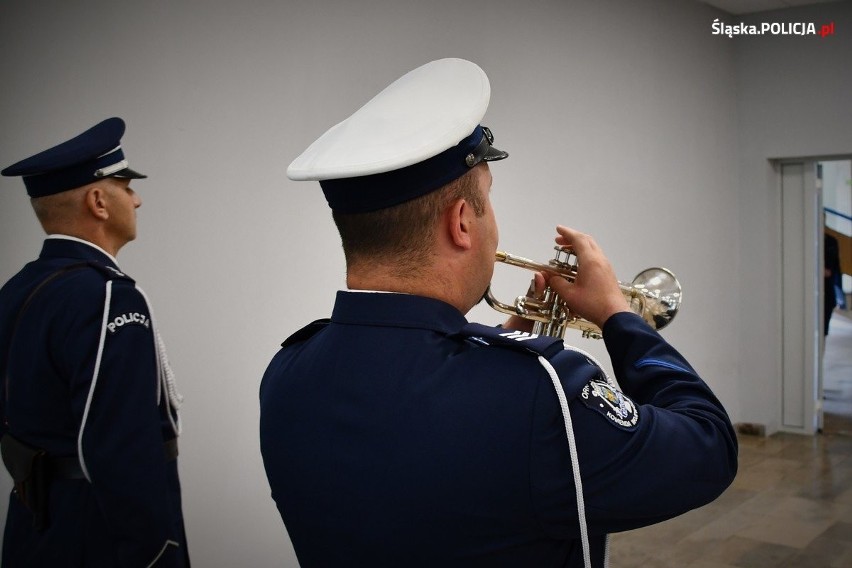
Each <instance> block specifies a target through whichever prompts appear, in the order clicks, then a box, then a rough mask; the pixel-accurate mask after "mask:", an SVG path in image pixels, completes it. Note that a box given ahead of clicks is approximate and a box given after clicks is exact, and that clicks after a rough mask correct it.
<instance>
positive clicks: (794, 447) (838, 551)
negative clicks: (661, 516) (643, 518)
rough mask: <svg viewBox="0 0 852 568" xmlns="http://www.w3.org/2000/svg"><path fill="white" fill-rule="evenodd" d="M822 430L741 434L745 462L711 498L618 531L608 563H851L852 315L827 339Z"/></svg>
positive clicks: (696, 567)
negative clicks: (701, 504)
mask: <svg viewBox="0 0 852 568" xmlns="http://www.w3.org/2000/svg"><path fill="white" fill-rule="evenodd" d="M824 390H825V410H826V413H825V422H824V429H823V432H822V433H821V434H819V435H817V436H801V435H796V434H776V435H774V436H770V437H756V436H741V437H740V465H739V472H738V474H737V478H736V480H735V481H734V483H733V484H732V485H731V487H730V488H729V489H728V490H727V491H726V492H725V493H724V494H723V495H722V496H721V497H719V499H717V500H716V501H715V502H713V503H711V504H709V505H707V506H705V507H702V508H700V509H697V510H695V511H691V512H690V513H687V514H686V515H682V516H681V517H678V518H676V519H672V520H670V521H667V522H665V523H660V524H658V525H654V526H651V527H646V528H643V529H639V530H635V531H630V532H625V533H619V534H614V535H612V537H611V540H610V566H611V568H634V567H637V568H638V567H642V568H668V567H672V568H674V567H677V568H731V567H741V568H764V567H765V568H776V567H781V568H794V567H814V568H852V316H850V313H849V312H835V315H834V316H833V317H832V320H831V328H830V330H829V335H828V337H827V338H826V355H825V382H824Z"/></svg>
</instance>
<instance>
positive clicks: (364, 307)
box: [331, 291, 467, 334]
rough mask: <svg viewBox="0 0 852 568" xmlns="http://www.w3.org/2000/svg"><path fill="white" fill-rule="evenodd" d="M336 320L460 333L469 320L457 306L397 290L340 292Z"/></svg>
mask: <svg viewBox="0 0 852 568" xmlns="http://www.w3.org/2000/svg"><path fill="white" fill-rule="evenodd" d="M331 321H332V323H340V324H350V325H374V326H382V327H405V328H414V329H429V330H432V331H437V332H440V333H444V334H452V333H457V332H458V331H459V330H460V329H461V328H462V327H464V326H465V325H466V324H467V320H466V319H465V317H464V315H462V313H461V312H459V311H458V310H457V309H456V308H454V307H453V306H451V305H449V304H447V303H445V302H442V301H441V300H436V299H434V298H426V297H423V296H414V295H411V294H397V293H370V292H345V291H340V292H338V293H337V300H336V301H335V303H334V310H333V312H332V314H331Z"/></svg>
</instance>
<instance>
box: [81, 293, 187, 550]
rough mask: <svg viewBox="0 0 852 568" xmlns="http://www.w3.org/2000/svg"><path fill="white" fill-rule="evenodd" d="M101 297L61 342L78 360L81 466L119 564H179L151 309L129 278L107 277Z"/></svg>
mask: <svg viewBox="0 0 852 568" xmlns="http://www.w3.org/2000/svg"><path fill="white" fill-rule="evenodd" d="M101 298H102V300H103V303H102V304H101V305H102V306H103V309H101V310H99V311H96V312H92V313H93V314H95V313H96V314H97V315H95V316H92V317H90V318H86V319H85V320H83V321H78V322H76V325H77V327H78V329H76V330H71V332H70V334H69V341H68V343H67V344H66V359H67V360H77V361H78V367H77V369H76V373H72V376H73V377H74V379H73V384H72V389H73V393H72V398H73V401H74V406H75V411H76V413H77V414H78V416H79V417H80V431H79V434H78V441H77V444H78V446H77V449H78V456H79V459H80V465H81V468H82V469H83V472H84V474H85V475H86V477H87V478H88V480H89V482H90V484H91V488H92V491H93V492H94V495H95V499H96V501H97V504H98V507H99V508H100V510H101V513H102V515H103V516H104V518H105V520H106V526H107V527H109V531H110V535H109V540H110V541H112V542H113V544H114V546H115V549H116V550H117V552H118V555H119V562H120V566H134V567H135V566H157V567H161V566H182V565H183V564H182V561H181V560H180V559H181V558H182V556H183V551H181V550H180V546H181V544H180V542H181V540H182V539H181V538H180V537H179V535H180V534H181V531H180V528H179V527H178V526H177V520H176V519H175V515H174V513H175V511H176V510H177V509H178V507H179V504H178V503H176V500H178V499H179V494H177V493H176V491H179V488H176V469H175V468H176V464H175V463H174V462H173V461H172V462H169V461H168V460H167V457H166V453H165V450H164V427H163V421H162V414H161V412H162V410H161V408H160V405H159V394H160V392H159V391H160V389H159V383H158V378H157V359H156V348H155V341H154V334H153V329H152V325H151V318H150V313H149V309H148V306H147V304H146V302H145V299H144V298H143V297H142V295H141V294H140V293H139V291H138V290H136V289H135V287H134V284H133V283H132V281H123V280H112V281H108V282H107V283H106V292H105V297H104V295H102V296H101ZM81 353H86V354H87V357H85V358H84V359H83V361H80V354H81ZM172 436H173V435H172ZM172 436H170V437H172ZM170 472H171V473H170ZM170 477H171V478H174V479H170Z"/></svg>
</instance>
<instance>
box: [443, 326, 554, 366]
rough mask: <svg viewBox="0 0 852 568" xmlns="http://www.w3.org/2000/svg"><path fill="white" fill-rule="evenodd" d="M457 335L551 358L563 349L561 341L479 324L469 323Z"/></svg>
mask: <svg viewBox="0 0 852 568" xmlns="http://www.w3.org/2000/svg"><path fill="white" fill-rule="evenodd" d="M458 335H459V336H461V337H463V338H465V339H467V340H468V341H472V342H474V343H478V344H480V345H491V346H496V347H505V348H509V349H515V350H519V351H526V352H528V353H535V354H537V355H543V356H544V357H545V358H547V357H551V356H553V355H555V354H556V353H559V352H561V351H562V350H563V349H564V346H563V343H562V339H561V338H559V337H550V336H548V335H538V334H535V333H528V332H525V331H516V330H512V329H505V328H502V327H492V326H488V325H482V324H480V323H469V324H467V325H465V326H464V327H463V328H461V330H460V331H459V332H458Z"/></svg>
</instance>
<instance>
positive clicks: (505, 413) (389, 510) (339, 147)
mask: <svg viewBox="0 0 852 568" xmlns="http://www.w3.org/2000/svg"><path fill="white" fill-rule="evenodd" d="M489 98H490V87H489V82H488V78H487V77H486V75H485V73H484V72H483V71H482V70H481V69H480V68H479V67H478V66H476V65H475V64H473V63H470V62H468V61H464V60H459V59H445V60H440V61H434V62H432V63H429V64H426V65H424V66H422V67H419V68H418V69H415V70H414V71H411V72H410V73H408V74H406V75H405V76H403V77H402V78H400V79H399V80H397V81H396V82H394V83H393V84H391V85H390V86H389V87H388V88H386V89H385V90H384V91H382V92H381V93H380V94H379V95H377V96H376V97H375V98H374V99H372V100H371V101H370V102H368V103H367V104H366V105H365V106H364V107H362V108H361V109H360V110H358V111H357V112H355V113H354V114H353V115H352V116H350V117H349V118H348V119H346V120H344V121H343V122H342V123H340V124H338V125H337V126H335V127H333V128H332V129H330V130H329V131H328V132H326V133H325V134H324V135H323V136H321V137H320V138H319V139H318V140H317V141H316V142H314V144H312V145H311V146H310V147H309V148H308V149H307V150H306V151H305V152H304V153H303V154H302V155H301V156H299V157H298V158H297V159H296V160H295V161H294V162H293V163H292V164H291V165H290V167H289V169H288V175H289V177H290V178H291V179H294V180H319V181H320V185H321V186H322V189H323V193H324V194H325V197H326V199H327V201H328V203H329V206H330V207H331V209H332V214H333V216H334V220H335V223H336V224H337V227H338V229H339V231H340V235H341V240H342V243H343V249H344V253H345V257H346V268H347V287H348V290H347V291H342V292H339V293H338V295H337V300H336V303H335V306H334V310H333V312H332V314H331V318H330V319H329V320H320V321H317V322H314V323H312V324H310V325H308V326H307V327H305V328H303V329H302V330H300V331H298V332H297V333H295V334H294V335H293V336H291V337H290V338H289V339H287V341H285V342H284V344H283V346H282V349H281V350H280V351H279V352H278V354H277V355H276V356H275V357H274V359H273V360H272V362H271V363H270V365H269V367H268V369H267V371H266V373H265V375H264V377H263V383H262V385H261V391H260V404H261V423H260V436H261V450H262V453H263V459H264V465H265V468H266V472H267V476H268V479H269V483H270V486H271V488H272V495H273V498H274V499H275V501H276V504H277V506H278V509H279V511H280V513H281V516H282V519H283V520H284V523H285V525H286V527H287V531H288V533H289V535H290V538H291V540H292V542H293V546H294V549H295V551H296V554H297V556H298V558H299V563H300V565H301V566H302V567H303V568H311V567H314V566H344V565H345V566H365V567H366V566H369V567H398V566H407V567H412V566H424V567H426V566H428V567H435V566H441V567H453V566H459V567H466V568H469V567H477V566H482V567H489V568H491V567H495V566H512V567H517V566H536V567H547V566H560V567H561V566H583V565H585V566H603V565H604V564H605V557H606V544H607V534H608V533H611V532H614V531H622V530H628V529H633V528H637V527H640V526H643V525H648V524H652V523H656V522H659V521H662V520H665V519H668V518H671V517H673V516H676V515H679V514H681V513H684V512H686V511H688V510H690V509H693V508H695V507H699V506H701V505H703V504H705V503H708V502H710V501H712V500H713V499H715V498H716V497H717V496H718V495H719V494H720V493H721V492H722V491H723V490H724V489H725V488H726V487H727V486H728V485H729V484H730V483H731V481H732V480H733V477H734V475H735V473H736V468H737V444H736V438H735V435H734V431H733V428H732V427H731V424H730V421H729V419H728V417H727V415H726V413H725V410H724V409H723V408H722V405H721V404H720V403H719V401H718V400H717V399H716V397H715V396H714V395H713V393H712V392H711V391H710V389H709V387H708V386H707V385H706V384H705V383H704V382H703V381H702V380H701V379H700V378H699V376H698V375H697V374H696V372H695V371H694V370H693V369H692V368H691V366H690V365H689V363H688V362H687V361H686V360H684V358H683V357H682V356H681V355H680V354H678V353H677V352H676V351H675V350H674V348H672V347H671V346H670V345H669V344H668V343H667V342H666V341H665V340H664V339H662V338H661V337H660V336H659V335H658V334H657V333H656V332H655V331H654V330H652V329H651V328H650V327H649V326H648V325H647V324H646V323H645V322H644V321H643V320H642V319H641V318H640V317H639V316H637V315H636V314H634V313H632V312H631V311H630V310H629V309H628V306H627V302H626V300H625V297H624V295H623V293H622V291H621V289H620V288H619V286H618V283H617V281H616V278H615V274H614V273H613V270H612V268H611V266H610V263H609V261H608V260H607V258H606V257H605V256H604V254H603V252H602V251H601V250H600V249H599V248H598V246H597V244H596V243H595V241H594V240H593V239H592V238H591V237H589V236H587V235H584V234H582V233H579V232H577V231H574V230H572V229H569V228H567V227H558V228H557V232H558V237H557V238H556V242H557V243H558V244H562V245H570V246H571V247H573V250H574V253H575V254H576V256H577V259H578V261H579V263H580V265H581V266H582V269H581V270H580V271H579V273H578V275H577V277H576V279H575V280H574V282H573V283H569V282H568V281H567V280H564V279H563V278H561V277H558V276H547V275H544V274H540V275H538V276H537V277H536V278H537V282H538V288H539V289H542V288H543V287H544V284H545V279H547V281H548V284H549V285H550V286H551V288H552V289H553V290H554V291H555V292H556V293H557V294H559V295H560V296H561V297H562V298H563V299H564V300H565V301H566V302H567V303H568V305H569V306H570V308H571V310H572V311H573V312H574V313H577V314H579V315H581V316H583V317H584V318H585V319H587V320H589V321H590V322H592V323H594V324H595V325H597V326H599V327H600V328H601V329H602V332H603V338H604V341H605V342H606V345H607V348H608V350H609V353H610V356H611V358H612V364H613V368H614V369H615V373H616V377H617V379H618V382H619V383H620V384H621V388H619V386H618V385H617V384H616V383H615V381H613V380H611V379H610V378H609V377H607V376H606V374H605V372H604V371H603V370H602V369H601V368H600V367H598V365H597V364H595V363H594V362H593V361H592V360H590V359H589V358H588V357H587V356H585V355H584V354H582V353H579V352H577V351H574V350H567V349H565V348H564V346H563V344H562V340H561V339H560V338H555V337H533V336H531V335H529V334H523V333H518V332H513V331H512V329H526V327H527V325H528V322H525V321H523V320H520V319H519V318H512V319H510V320H509V322H507V325H506V327H508V328H512V329H506V328H505V327H504V328H493V327H487V326H482V325H478V324H470V323H468V322H467V320H466V319H465V317H464V314H465V313H467V312H468V311H469V310H470V309H471V308H472V307H473V306H474V305H476V304H477V303H478V302H479V301H480V299H481V298H482V297H483V294H484V293H485V291H486V289H487V288H488V285H489V283H490V281H491V276H492V273H493V270H494V260H495V251H496V248H497V240H498V232H497V223H496V220H495V217H494V212H493V210H492V208H491V203H490V199H489V193H490V188H491V181H492V179H491V171H490V167H489V162H492V161H497V160H501V159H503V158H506V157H507V154H506V153H505V152H502V151H500V150H497V149H496V148H495V147H494V146H492V143H493V140H494V138H493V136H492V134H491V132H490V130H488V129H487V128H485V127H483V126H481V120H482V118H483V116H484V115H485V111H486V109H487V106H488V101H489ZM622 389H623V391H622Z"/></svg>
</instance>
